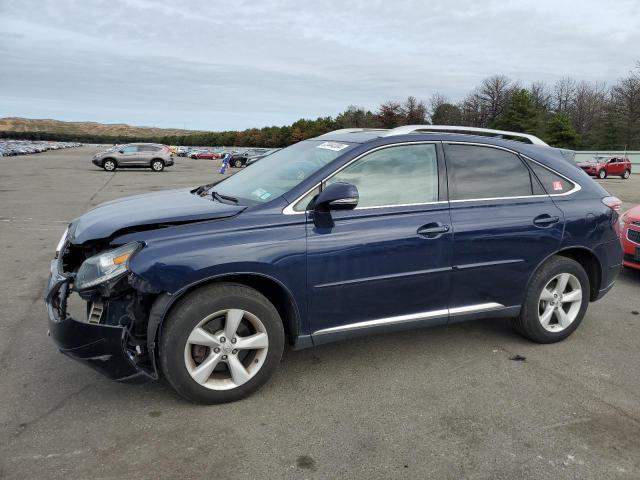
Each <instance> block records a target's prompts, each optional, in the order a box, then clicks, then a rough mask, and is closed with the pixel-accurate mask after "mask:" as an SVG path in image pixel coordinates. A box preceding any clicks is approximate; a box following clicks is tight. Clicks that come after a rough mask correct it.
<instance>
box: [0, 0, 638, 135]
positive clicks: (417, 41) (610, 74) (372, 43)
mask: <svg viewBox="0 0 640 480" xmlns="http://www.w3.org/2000/svg"><path fill="white" fill-rule="evenodd" d="M638 60H640V6H639V4H638V0H629V1H623V0H620V1H608V2H604V1H602V0H582V1H562V0H536V1H530V2H525V1H508V0H500V1H492V0H470V1H466V0H462V1H453V0H445V1H440V0H429V1H392V0H386V1H379V0H364V1H344V0H341V1H330V0H325V1H317V0H314V1H308V0H307V1H298V2H296V1H288V0H283V1H276V0H270V1H266V0H253V1H239V0H234V1H229V0H227V1H221V2H218V1H208V0H193V1H191V0H181V1H174V0H127V1H117V0H104V1H95V0H91V1H90V0H78V1H64V0H40V1H30V0H15V1H14V0H0V117H3V116H21V117H28V118H55V119H59V120H78V121H82V120H90V121H98V122H106V123H121V122H122V123H129V124H132V125H147V126H160V127H178V128H183V127H186V128H191V129H203V130H221V129H239V128H247V127H253V126H256V127H262V126H265V125H283V124H287V123H290V122H292V121H294V120H296V119H298V118H301V117H307V118H315V117H318V116H326V115H332V116H333V115H335V114H337V113H339V112H340V111H342V110H344V109H345V108H346V107H347V106H348V105H350V104H355V105H359V106H364V107H366V108H375V107H376V106H377V105H378V104H380V103H381V102H383V101H385V100H389V99H402V98H404V97H406V96H408V95H415V96H417V97H418V98H422V99H425V100H426V99H428V98H429V97H430V96H431V94H432V93H433V92H436V91H438V92H441V93H443V94H445V95H447V96H448V97H450V98H451V99H453V100H457V99H459V98H461V97H462V96H463V95H464V94H466V93H467V92H468V91H469V90H471V89H472V88H473V87H475V86H476V85H478V84H479V82H480V81H481V80H482V79H483V78H485V77H487V76H489V75H492V74H495V73H503V74H505V75H507V76H509V77H511V78H514V79H520V80H521V81H522V82H523V84H525V85H526V84H528V83H530V82H531V81H533V80H545V81H548V82H554V81H555V80H556V79H558V78H559V77H562V76H564V75H571V76H573V77H575V78H577V79H585V80H598V81H606V82H607V83H612V82H614V81H615V80H616V79H617V78H619V77H621V76H623V75H625V74H626V73H627V72H628V71H629V70H630V69H631V68H632V67H633V66H634V65H635V64H636V62H637V61H638Z"/></svg>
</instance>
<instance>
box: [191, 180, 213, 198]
mask: <svg viewBox="0 0 640 480" xmlns="http://www.w3.org/2000/svg"><path fill="white" fill-rule="evenodd" d="M214 185H215V184H214V183H208V184H206V185H200V186H199V187H197V188H196V189H194V190H191V193H193V194H194V195H200V196H201V197H202V196H204V193H205V192H206V191H207V190H209V189H210V188H211V187H213V186H214Z"/></svg>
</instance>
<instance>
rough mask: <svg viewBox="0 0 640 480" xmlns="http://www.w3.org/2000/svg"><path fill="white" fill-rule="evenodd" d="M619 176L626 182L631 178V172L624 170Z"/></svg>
mask: <svg viewBox="0 0 640 480" xmlns="http://www.w3.org/2000/svg"><path fill="white" fill-rule="evenodd" d="M620 176H621V177H622V178H624V179H625V180H626V179H628V178H629V177H630V176H631V172H630V171H629V170H625V171H624V173H623V174H622V175H620Z"/></svg>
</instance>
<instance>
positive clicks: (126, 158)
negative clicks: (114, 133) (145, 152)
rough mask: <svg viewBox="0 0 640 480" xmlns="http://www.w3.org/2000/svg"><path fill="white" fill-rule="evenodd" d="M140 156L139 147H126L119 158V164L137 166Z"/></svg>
mask: <svg viewBox="0 0 640 480" xmlns="http://www.w3.org/2000/svg"><path fill="white" fill-rule="evenodd" d="M139 157H140V154H139V153H138V146H137V145H126V146H125V147H124V148H123V149H122V153H120V155H119V156H118V164H119V165H137V164H138V163H139V162H140V160H139Z"/></svg>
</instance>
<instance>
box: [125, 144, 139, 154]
mask: <svg viewBox="0 0 640 480" xmlns="http://www.w3.org/2000/svg"><path fill="white" fill-rule="evenodd" d="M137 151H138V147H136V146H135V145H128V146H126V147H124V153H136V152H137Z"/></svg>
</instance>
